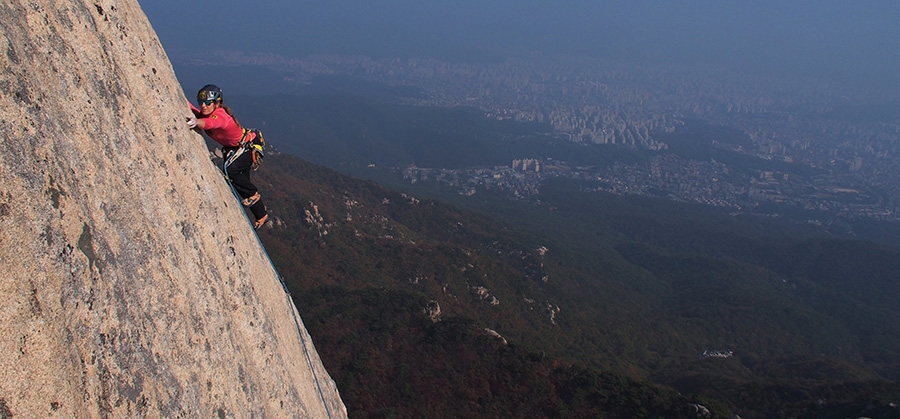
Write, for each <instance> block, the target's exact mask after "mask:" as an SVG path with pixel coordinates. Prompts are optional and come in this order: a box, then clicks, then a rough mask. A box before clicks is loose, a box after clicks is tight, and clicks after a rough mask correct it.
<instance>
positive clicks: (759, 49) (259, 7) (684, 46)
mask: <svg viewBox="0 0 900 419" xmlns="http://www.w3.org/2000/svg"><path fill="white" fill-rule="evenodd" d="M141 3H142V4H141V6H142V7H143V9H144V11H145V12H146V13H147V15H148V17H149V18H150V20H151V23H152V24H153V26H154V29H155V30H156V31H157V33H158V35H159V37H160V39H161V41H162V43H163V46H164V47H165V48H166V50H167V51H170V53H171V54H174V55H180V54H182V53H183V54H188V55H192V56H195V57H202V56H203V55H204V54H205V53H208V52H209V51H211V50H240V51H247V52H269V53H277V54H281V55H284V56H288V57H294V56H301V55H307V54H342V55H364V56H370V57H374V58H381V57H401V58H438V59H443V60H451V61H454V60H464V61H478V60H497V59H502V58H503V57H505V56H506V55H507V54H509V53H512V52H515V51H539V52H544V53H567V54H575V55H588V56H592V57H596V58H603V59H616V60H629V61H635V62H641V63H654V64H660V65H665V64H667V63H672V64H675V63H677V64H686V63H687V64H692V65H696V64H705V65H715V66H723V67H727V68H730V69H732V70H734V71H746V72H750V73H758V74H767V75H779V76H780V75H784V76H790V77H816V78H823V79H826V80H830V81H832V82H836V83H846V84H853V85H860V86H866V87H877V88H881V89H887V90H891V91H893V92H894V94H897V93H898V92H900V75H898V74H900V2H897V1H893V0H874V1H866V2H847V1H839V0H826V1H807V0H790V1H773V0H765V1H754V2H722V1H691V2H670V1H664V0H639V1H621V0H616V1H583V0H576V1H567V2H549V1H539V0H519V1H510V0H488V1H474V0H463V1H455V2H422V1H412V0H392V1H382V2H365V1H359V0H343V1H329V2H324V1H297V2H282V1H273V0H264V1H258V2H252V3H248V2H240V1H231V0H229V1H217V2H212V1H197V2H190V3H184V2H177V1H174V0H158V1H153V2H149V1H145V2H141ZM176 66H177V63H176Z"/></svg>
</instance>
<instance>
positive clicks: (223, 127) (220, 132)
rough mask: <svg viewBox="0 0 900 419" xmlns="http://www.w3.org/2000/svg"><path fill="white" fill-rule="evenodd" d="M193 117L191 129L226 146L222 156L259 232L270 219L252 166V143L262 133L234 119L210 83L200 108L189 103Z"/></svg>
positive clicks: (202, 92)
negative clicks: (254, 180)
mask: <svg viewBox="0 0 900 419" xmlns="http://www.w3.org/2000/svg"><path fill="white" fill-rule="evenodd" d="M188 105H189V106H190V107H191V112H193V114H194V115H193V116H191V117H188V118H187V124H188V126H189V127H190V128H191V129H195V128H196V129H200V130H202V131H203V132H204V133H206V135H208V136H209V138H212V139H213V140H214V141H216V142H217V143H219V144H221V145H222V155H223V156H224V157H225V159H226V164H225V174H226V176H227V177H228V179H229V180H230V181H231V184H232V185H233V186H234V190H235V191H237V193H238V195H240V197H241V203H242V204H244V206H246V207H250V212H251V213H253V217H254V218H256V222H254V223H253V227H254V228H256V229H259V228H260V227H262V226H263V225H265V223H266V221H267V220H268V218H269V215H268V214H267V212H266V206H265V205H264V204H263V202H262V199H260V196H259V189H257V188H256V185H254V184H253V183H252V182H250V172H251V167H252V166H253V163H254V157H253V155H254V152H252V150H251V147H248V145H249V144H252V143H253V141H254V139H255V138H256V136H258V135H261V134H260V133H259V132H258V131H254V130H248V129H245V128H243V127H242V126H241V124H240V123H239V122H238V121H237V119H235V118H234V115H233V114H232V113H231V109H230V108H229V107H228V106H225V104H224V102H223V101H222V89H220V88H219V87H217V86H215V85H212V84H207V85H206V86H203V88H202V89H200V91H199V92H197V106H199V109H198V108H197V107H196V106H194V104H193V103H190V101H188Z"/></svg>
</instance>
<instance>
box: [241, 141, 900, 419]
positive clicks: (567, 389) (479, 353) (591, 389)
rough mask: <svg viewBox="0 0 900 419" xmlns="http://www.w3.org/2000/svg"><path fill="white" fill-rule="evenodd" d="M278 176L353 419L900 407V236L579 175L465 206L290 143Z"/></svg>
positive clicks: (264, 173)
mask: <svg viewBox="0 0 900 419" xmlns="http://www.w3.org/2000/svg"><path fill="white" fill-rule="evenodd" d="M256 176H257V179H258V183H259V185H260V188H261V189H262V191H263V193H264V194H265V196H266V199H267V202H268V205H269V207H270V211H271V213H272V214H273V216H274V221H273V222H272V223H270V226H271V228H266V229H263V230H261V231H260V236H261V239H262V241H263V243H264V244H265V246H266V248H267V250H268V251H269V253H270V254H271V255H272V258H273V260H274V262H275V264H276V266H277V267H278V269H279V271H280V273H281V274H282V275H283V276H284V279H285V281H286V283H287V285H288V287H289V289H290V290H291V293H292V296H293V298H294V300H295V302H296V304H297V306H298V309H299V310H300V312H301V315H302V316H303V319H304V322H305V323H306V325H307V327H308V328H309V330H310V333H311V334H312V336H313V339H314V341H315V343H316V346H317V349H318V351H319V353H320V355H321V357H322V359H323V362H324V363H325V365H326V367H327V368H328V370H329V372H330V373H331V374H332V376H333V377H334V379H335V380H336V382H337V383H338V387H339V389H340V391H341V394H342V397H343V399H344V401H345V403H346V404H347V407H348V409H349V411H350V415H351V417H612V418H615V417H621V418H626V417H697V414H698V413H703V412H705V411H709V416H708V417H723V418H725V417H733V415H739V416H740V417H745V418H746V417H802V418H843V417H859V416H868V417H873V418H875V417H896V415H897V414H898V412H897V408H896V405H894V407H891V406H892V405H891V403H897V402H900V385H898V383H897V380H898V377H900V363H898V361H897V355H898V351H900V342H898V338H897V336H900V322H898V319H900V313H898V311H900V310H898V306H897V303H896V299H895V298H892V297H894V296H896V295H897V294H898V291H900V283H898V281H896V273H897V272H900V250H898V249H897V248H895V247H892V246H888V245H884V244H877V243H874V242H869V241H865V240H860V239H849V238H840V237H834V236H831V235H829V234H828V233H826V232H824V231H821V230H818V229H815V228H811V227H809V226H795V225H790V224H788V223H782V222H779V221H778V220H770V219H759V218H753V217H733V216H730V215H728V214H724V213H721V212H719V211H718V210H716V209H714V208H708V207H702V206H698V205H690V204H683V203H674V202H672V201H666V200H661V199H650V198H636V197H631V198H629V197H622V196H614V195H602V194H595V193H593V194H585V193H583V191H582V186H581V185H579V184H578V183H577V182H571V181H566V180H562V179H560V180H558V181H556V182H549V183H548V184H547V185H545V186H544V187H543V188H542V194H541V197H540V205H538V204H536V203H534V202H530V203H525V202H517V201H512V200H509V199H507V198H505V197H503V196H491V195H490V194H480V195H479V196H480V198H479V200H478V201H477V202H476V203H471V202H470V203H469V204H467V205H466V209H463V208H462V206H461V204H460V203H456V204H448V203H444V202H441V201H438V200H434V199H426V198H420V197H419V196H420V195H418V194H415V193H411V192H409V191H407V192H406V193H402V192H399V191H395V190H390V189H387V188H385V187H382V186H380V185H378V184H376V183H375V182H373V181H366V180H359V179H354V178H350V177H347V176H345V175H341V174H338V173H337V172H335V171H333V170H331V169H328V168H325V167H322V166H317V165H314V164H311V163H308V162H306V161H304V160H301V159H298V158H296V157H293V156H290V155H286V154H279V153H270V155H269V156H268V157H267V158H266V160H265V163H264V165H263V168H262V169H260V171H259V172H257V174H256ZM423 194H424V191H423ZM421 196H425V195H421Z"/></svg>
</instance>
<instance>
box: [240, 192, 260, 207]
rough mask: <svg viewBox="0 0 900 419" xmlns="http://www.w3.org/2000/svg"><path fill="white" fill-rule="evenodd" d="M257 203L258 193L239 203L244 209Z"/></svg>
mask: <svg viewBox="0 0 900 419" xmlns="http://www.w3.org/2000/svg"><path fill="white" fill-rule="evenodd" d="M257 201H259V192H257V193H255V194H253V196H251V197H249V198H244V199H243V200H242V201H241V203H242V204H244V206H245V207H252V206H253V204H255V203H256V202H257Z"/></svg>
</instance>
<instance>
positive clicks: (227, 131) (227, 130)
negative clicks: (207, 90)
mask: <svg viewBox="0 0 900 419" xmlns="http://www.w3.org/2000/svg"><path fill="white" fill-rule="evenodd" d="M188 103H189V104H190V105H191V110H192V111H193V112H194V115H195V116H197V119H202V120H203V132H205V133H206V135H208V136H209V138H212V139H213V140H215V141H216V142H217V143H219V144H222V145H223V146H225V147H237V145H238V144H239V143H240V141H241V137H243V135H244V129H243V128H241V126H240V125H238V123H237V121H235V120H234V118H233V117H232V116H231V115H229V114H228V112H226V111H225V108H223V107H221V106H219V107H217V108H216V110H214V111H213V113H211V114H210V115H209V116H207V117H204V118H200V110H199V109H197V107H196V106H194V104H193V103H190V102H188ZM253 136H254V135H253V133H250V134H249V135H248V138H247V140H252V139H253Z"/></svg>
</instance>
